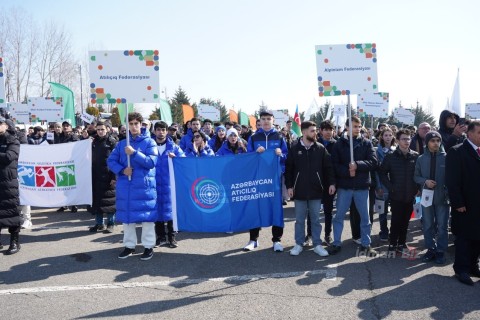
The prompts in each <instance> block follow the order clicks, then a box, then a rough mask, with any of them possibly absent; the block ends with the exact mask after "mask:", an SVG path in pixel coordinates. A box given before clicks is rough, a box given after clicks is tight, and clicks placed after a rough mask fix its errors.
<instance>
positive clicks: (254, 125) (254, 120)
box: [248, 116, 257, 131]
mask: <svg viewBox="0 0 480 320" xmlns="http://www.w3.org/2000/svg"><path fill="white" fill-rule="evenodd" d="M248 119H249V120H250V127H252V129H253V131H257V118H255V117H254V116H248Z"/></svg>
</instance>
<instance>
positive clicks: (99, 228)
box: [88, 224, 105, 232]
mask: <svg viewBox="0 0 480 320" xmlns="http://www.w3.org/2000/svg"><path fill="white" fill-rule="evenodd" d="M88 230H89V231H90V232H98V231H103V230H105V226H104V225H103V224H96V225H94V226H93V227H90V228H89V229H88Z"/></svg>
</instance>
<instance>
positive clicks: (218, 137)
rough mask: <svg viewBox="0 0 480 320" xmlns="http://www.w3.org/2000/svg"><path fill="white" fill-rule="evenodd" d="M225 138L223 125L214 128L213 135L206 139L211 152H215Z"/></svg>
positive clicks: (225, 130) (225, 132)
mask: <svg viewBox="0 0 480 320" xmlns="http://www.w3.org/2000/svg"><path fill="white" fill-rule="evenodd" d="M226 140H227V129H226V128H225V127H224V126H218V127H216V128H215V135H214V136H213V137H212V138H211V139H210V140H208V146H209V147H210V149H212V150H213V152H217V151H218V150H219V149H220V148H221V147H222V145H223V143H224V142H225V141H226Z"/></svg>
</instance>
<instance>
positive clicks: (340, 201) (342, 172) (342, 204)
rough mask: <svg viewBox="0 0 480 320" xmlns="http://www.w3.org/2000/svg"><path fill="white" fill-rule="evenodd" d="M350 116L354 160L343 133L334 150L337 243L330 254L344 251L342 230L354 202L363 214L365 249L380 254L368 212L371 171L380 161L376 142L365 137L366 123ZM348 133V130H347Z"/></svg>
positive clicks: (346, 137) (361, 229) (346, 125)
mask: <svg viewBox="0 0 480 320" xmlns="http://www.w3.org/2000/svg"><path fill="white" fill-rule="evenodd" d="M349 122H350V121H349V119H347V121H346V123H345V127H346V128H347V129H348V128H349V126H350V125H351V126H352V141H353V162H352V161H351V158H350V138H349V137H348V135H347V134H345V135H343V136H341V137H340V138H339V139H338V140H337V142H336V143H335V145H334V147H333V150H332V162H333V168H334V169H335V174H336V182H337V213H336V214H335V216H334V218H333V238H334V240H333V244H332V245H331V246H330V247H328V249H327V251H328V253H329V254H332V255H333V254H337V253H338V252H340V250H341V243H342V232H343V223H344V218H345V214H346V213H347V211H348V208H349V207H350V204H351V203H352V200H353V201H355V206H356V208H357V210H358V212H359V214H360V231H361V250H362V251H363V252H365V255H366V256H376V255H377V252H376V251H375V250H373V249H372V248H371V247H370V243H371V239H370V232H371V223H370V216H369V212H368V207H369V201H368V195H369V188H370V184H371V174H370V173H371V172H372V171H374V170H376V169H377V166H378V160H377V157H376V156H375V150H374V149H373V145H372V142H371V141H370V140H367V139H365V138H363V137H362V135H361V134H360V130H361V128H362V122H361V121H360V119H359V118H358V117H356V116H352V117H351V122H352V123H351V124H350V123H349ZM347 132H348V131H347Z"/></svg>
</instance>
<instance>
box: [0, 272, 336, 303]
mask: <svg viewBox="0 0 480 320" xmlns="http://www.w3.org/2000/svg"><path fill="white" fill-rule="evenodd" d="M318 274H325V277H326V280H330V281H335V280H336V279H337V265H336V264H332V265H328V266H327V269H318V270H312V271H293V272H284V273H270V274H254V275H244V276H231V277H221V278H199V279H181V280H167V281H152V282H122V283H108V284H88V285H75V286H52V287H34V288H20V289H7V290H0V296H6V295H11V294H28V293H39V292H60V291H80V290H100V289H124V288H142V287H143V288H145V287H161V286H175V285H183V284H200V283H203V282H226V283H229V282H247V281H255V280H262V279H283V278H291V277H300V276H312V275H318Z"/></svg>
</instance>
